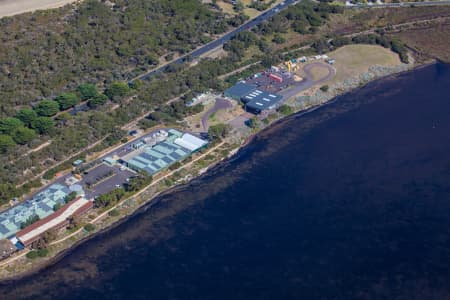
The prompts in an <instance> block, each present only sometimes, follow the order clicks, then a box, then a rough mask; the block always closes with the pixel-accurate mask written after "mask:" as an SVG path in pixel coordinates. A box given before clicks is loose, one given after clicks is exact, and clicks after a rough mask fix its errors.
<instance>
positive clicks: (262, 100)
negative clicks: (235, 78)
mask: <svg viewBox="0 0 450 300" xmlns="http://www.w3.org/2000/svg"><path fill="white" fill-rule="evenodd" d="M243 99H246V100H248V101H247V102H245V101H243V102H244V103H245V109H246V110H247V111H249V112H252V113H255V114H259V113H261V112H262V111H263V110H267V109H273V108H275V107H276V105H277V104H278V102H280V101H281V100H282V99H283V97H282V96H281V95H278V94H275V93H267V92H264V91H260V90H256V91H255V92H253V93H252V94H250V95H247V96H246V97H244V98H243Z"/></svg>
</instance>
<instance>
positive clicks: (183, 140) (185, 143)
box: [174, 133, 208, 152]
mask: <svg viewBox="0 0 450 300" xmlns="http://www.w3.org/2000/svg"><path fill="white" fill-rule="evenodd" d="M174 143H175V144H177V145H178V146H181V147H183V148H186V149H188V150H190V151H191V152H193V151H196V150H198V149H200V148H202V147H204V146H205V145H206V144H207V143H208V142H206V141H204V140H202V139H201V138H198V137H196V136H194V135H192V134H190V133H185V134H183V135H182V136H181V137H180V138H177V139H175V141H174Z"/></svg>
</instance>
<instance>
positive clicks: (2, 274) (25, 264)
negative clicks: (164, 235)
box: [0, 63, 421, 280]
mask: <svg viewBox="0 0 450 300" xmlns="http://www.w3.org/2000/svg"><path fill="white" fill-rule="evenodd" d="M414 67H421V65H418V66H415V65H414V64H413V63H411V64H408V65H405V64H403V65H400V66H398V67H393V68H383V69H382V71H380V70H381V69H380V68H372V71H371V72H370V74H372V75H373V76H372V75H371V76H368V74H369V73H367V72H366V73H362V74H359V76H357V77H358V78H359V80H356V79H355V80H354V81H349V80H346V81H345V84H343V82H336V83H335V84H333V85H330V91H334V92H330V93H323V92H321V91H320V90H319V89H318V87H316V89H315V91H310V93H309V94H310V95H309V96H307V98H308V101H304V98H303V97H305V96H301V95H300V96H298V97H294V98H293V99H292V101H290V102H291V103H290V104H291V105H292V106H293V108H295V113H296V115H298V114H305V113H309V112H312V111H314V110H316V109H317V108H319V107H321V106H323V105H326V104H328V103H331V102H333V99H337V98H336V97H337V96H340V95H342V94H344V93H347V92H349V91H352V90H354V89H355V88H358V87H361V86H363V85H364V84H365V83H368V82H370V81H373V80H375V79H380V78H385V77H387V76H389V75H392V74H398V73H401V72H404V71H407V70H411V69H413V68H414ZM289 116H293V115H292V114H291V115H289ZM289 116H287V117H289ZM285 117H286V116H282V115H280V116H279V117H278V118H277V119H273V120H272V122H270V123H269V124H267V125H266V126H262V127H261V128H259V129H265V128H268V127H270V126H273V125H275V124H277V123H278V121H280V120H282V119H284V118H285ZM259 131H260V130H255V131H252V132H251V133H250V134H248V135H246V136H242V137H241V138H240V139H239V142H237V141H236V139H235V140H234V143H233V142H231V141H232V140H233V139H232V138H229V139H227V140H226V141H223V142H221V143H219V144H217V145H215V146H214V147H212V148H211V149H209V150H207V151H206V152H205V153H202V154H201V155H199V156H197V157H195V158H194V159H193V160H192V161H190V162H189V163H186V164H185V165H183V166H181V167H180V168H178V169H176V170H173V171H171V172H169V173H167V174H164V175H163V176H161V177H159V178H156V179H155V180H154V181H153V182H152V183H151V184H149V185H148V186H146V187H145V188H144V189H142V190H140V191H139V192H137V193H136V194H134V195H132V196H130V197H129V198H127V199H125V200H123V201H121V202H119V203H117V204H116V205H114V206H113V207H110V208H108V209H107V210H106V211H103V212H101V213H100V214H99V215H97V216H95V218H92V219H91V220H89V223H93V224H95V225H96V227H97V228H96V230H95V232H91V233H89V232H86V230H85V229H84V228H83V227H81V228H80V229H77V230H76V231H75V232H72V233H70V234H68V235H66V236H64V237H62V238H60V239H58V240H56V241H53V242H52V243H50V247H54V249H53V250H52V251H51V253H50V256H49V257H46V258H42V259H36V260H34V261H31V260H28V259H27V258H26V257H25V256H26V253H27V251H23V252H21V253H18V254H17V255H16V256H13V257H11V258H9V259H7V260H5V261H3V262H0V278H1V279H3V280H7V279H18V278H21V277H24V276H27V275H29V274H32V273H35V272H37V271H39V270H40V269H42V268H43V267H45V266H48V265H51V264H53V263H54V262H56V261H57V260H59V259H62V258H63V257H64V256H65V255H67V254H68V253H70V251H69V250H70V249H73V248H74V247H76V246H77V245H79V244H81V243H83V242H85V241H86V240H88V239H91V238H92V237H94V236H96V235H97V234H98V233H101V232H104V231H106V230H109V229H111V228H113V227H114V225H117V224H120V223H122V222H124V221H126V220H127V218H128V217H129V216H130V215H132V214H133V213H135V212H136V211H138V209H139V208H140V207H142V206H144V205H148V204H149V203H151V202H152V201H153V200H154V199H155V198H156V197H157V196H158V195H160V194H161V193H163V192H170V191H172V190H173V188H174V187H176V186H177V183H178V182H175V185H170V186H169V187H167V186H164V181H165V180H166V179H169V178H170V177H173V175H174V174H176V173H178V172H180V171H183V170H184V171H187V172H189V174H191V172H192V171H194V172H193V173H192V174H194V176H192V177H190V178H189V180H192V179H193V178H195V177H196V175H201V174H203V173H204V172H205V171H206V170H207V169H209V168H211V167H212V166H214V165H217V164H218V163H220V162H222V161H223V160H224V159H226V158H227V157H228V158H229V157H231V156H232V155H234V154H235V153H236V152H238V150H239V149H241V148H242V147H245V146H246V145H248V144H249V143H250V142H251V141H252V139H253V138H254V137H255V135H256V134H257V133H258V132H259ZM230 145H232V146H230ZM224 150H226V151H227V152H226V153H227V154H224V152H225V151H224ZM212 154H215V158H214V159H213V160H212V161H207V160H206V161H207V163H206V164H204V165H202V166H200V168H201V169H197V170H195V168H196V167H197V168H199V166H198V165H200V164H196V163H197V162H198V163H200V160H205V158H207V157H208V156H211V155H212ZM194 165H195V166H194ZM192 169H194V170H192ZM195 171H196V172H195ZM189 180H188V181H189ZM184 182H186V181H184ZM130 200H132V201H131V202H133V203H132V205H131V204H129V202H130ZM131 202H130V203H131ZM124 207H125V208H124ZM117 209H120V210H121V214H120V215H119V216H117V217H116V218H113V217H111V216H110V213H111V212H113V211H114V210H117Z"/></svg>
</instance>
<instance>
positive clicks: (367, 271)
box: [0, 64, 450, 300]
mask: <svg viewBox="0 0 450 300" xmlns="http://www.w3.org/2000/svg"><path fill="white" fill-rule="evenodd" d="M0 298H1V299H98V300H100V299H227V300H228V299H258V300H259V299H450V67H449V66H445V65H442V64H438V65H433V66H429V67H427V68H423V69H421V70H417V71H414V72H412V73H407V74H403V75H401V76H398V77H396V78H391V79H389V80H383V81H379V82H375V83H372V84H369V85H368V86H366V87H365V88H363V89H361V90H358V91H356V92H353V93H350V94H348V95H345V96H343V97H341V98H340V99H338V101H336V102H334V103H332V104H330V105H327V106H325V107H322V108H320V109H319V110H316V111H315V112H312V113H309V114H307V115H303V116H297V117H294V118H291V119H289V120H285V121H283V122H281V123H280V124H278V125H276V126H274V127H273V128H271V129H269V130H267V131H265V132H263V133H262V134H260V135H259V136H258V137H257V138H256V139H255V141H253V142H252V143H251V144H250V145H249V146H248V147H247V148H246V149H245V150H244V151H242V152H241V153H240V154H239V155H238V156H237V157H236V158H235V159H234V160H232V161H231V162H229V163H227V164H224V165H222V166H220V167H219V168H216V169H215V170H214V171H213V172H211V173H210V174H208V175H207V176H204V177H202V178H201V179H199V180H196V181H195V182H194V183H193V184H192V185H190V186H188V187H183V188H181V189H180V190H178V191H175V192H173V193H171V194H168V195H165V196H163V197H161V198H160V201H159V202H158V203H157V204H156V205H154V206H152V207H149V208H148V209H147V210H146V211H145V212H141V213H139V214H137V215H135V216H134V217H132V218H131V219H130V220H128V221H126V222H125V223H123V224H121V225H120V226H118V227H116V228H115V229H112V230H111V231H109V232H107V233H105V234H102V235H100V236H98V237H96V238H94V239H92V240H90V241H88V242H86V243H84V244H82V245H81V246H79V247H78V248H76V249H75V250H73V251H71V253H69V254H68V255H67V256H66V257H64V258H63V259H62V260H60V261H59V262H57V263H56V264H55V265H53V266H51V267H48V268H47V269H45V270H43V271H41V272H40V273H38V274H36V275H32V276H29V277H27V278H24V279H21V280H18V281H14V282H7V283H4V284H3V285H1V286H0Z"/></svg>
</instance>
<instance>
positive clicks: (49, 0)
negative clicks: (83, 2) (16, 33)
mask: <svg viewBox="0 0 450 300" xmlns="http://www.w3.org/2000/svg"><path fill="white" fill-rule="evenodd" d="M78 1H80V0H0V18H2V17H6V16H14V15H18V14H23V13H26V12H32V11H36V10H41V9H51V8H57V7H61V6H64V5H66V4H69V3H73V2H78Z"/></svg>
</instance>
